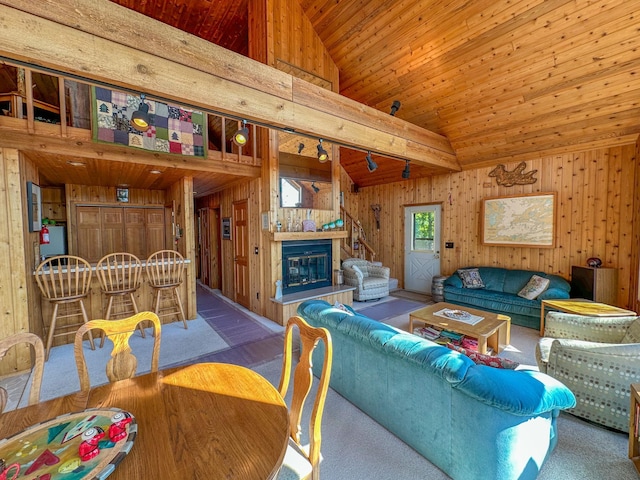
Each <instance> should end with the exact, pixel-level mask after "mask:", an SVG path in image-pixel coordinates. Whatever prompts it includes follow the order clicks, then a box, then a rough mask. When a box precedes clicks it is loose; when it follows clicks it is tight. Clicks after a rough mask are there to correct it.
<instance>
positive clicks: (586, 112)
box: [36, 0, 640, 188]
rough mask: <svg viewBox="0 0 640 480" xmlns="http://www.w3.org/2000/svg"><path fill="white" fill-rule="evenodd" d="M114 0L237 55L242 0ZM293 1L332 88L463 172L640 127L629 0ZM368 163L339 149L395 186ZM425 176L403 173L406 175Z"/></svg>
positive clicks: (244, 30) (383, 163)
mask: <svg viewBox="0 0 640 480" xmlns="http://www.w3.org/2000/svg"><path fill="white" fill-rule="evenodd" d="M111 1H113V2H114V3H117V4H119V5H122V6H124V7H127V8H130V9H133V10H135V11H138V12H140V13H142V14H144V15H147V16H149V17H151V18H154V19H156V20H159V21H161V22H164V23H167V24H169V25H172V26H174V27H177V28H179V29H182V30H184V31H186V32H189V33H192V34H194V35H197V36H199V37H201V38H203V39H205V40H208V41H211V42H213V43H215V44H218V45H220V46H222V47H224V48H227V49H229V50H232V51H234V52H237V53H240V54H243V55H246V54H247V51H248V38H249V35H248V30H249V28H248V10H247V9H248V5H249V2H248V0H234V1H230V0H216V1H213V0H135V1H134V0H111ZM299 1H300V4H301V6H302V8H303V10H304V11H305V12H306V15H307V16H308V18H309V19H310V21H311V23H312V25H313V27H314V29H315V31H316V32H317V34H318V36H319V37H320V38H321V40H322V41H323V43H324V45H325V46H326V48H327V50H328V52H329V53H330V55H331V57H332V59H333V61H334V62H335V63H336V65H337V66H338V68H339V72H340V91H341V94H343V95H345V96H346V97H349V98H351V99H353V100H356V101H358V102H361V103H363V104H366V105H368V106H370V107H373V108H376V109H378V110H380V111H383V112H386V113H389V112H390V109H391V105H392V103H393V101H394V100H398V101H400V102H401V107H400V109H399V110H398V111H397V113H396V116H397V117H399V118H401V119H403V120H406V121H408V122H410V123H413V124H415V125H417V126H419V127H422V128H425V129H428V130H431V131H433V132H436V133H439V134H442V135H445V136H446V137H447V138H448V139H449V140H450V142H451V145H452V146H453V148H454V150H455V153H456V155H457V158H458V161H459V163H460V165H461V166H462V168H463V169H469V168H476V167H481V166H493V165H496V164H498V163H507V162H513V161H521V160H527V159H532V158H540V157H545V156H551V155H554V154H559V153H564V152H574V151H581V150H588V149H592V148H601V147H610V146H615V145H623V144H630V143H634V142H635V141H636V139H637V137H638V134H639V133H640V79H639V78H638V77H639V76H638V75H637V72H638V68H639V67H640V50H639V49H638V46H639V40H638V28H639V26H640V19H639V18H638V17H639V15H640V3H639V2H637V1H635V0H634V1H629V0H612V1H610V2H587V1H575V0H532V1H512V0H492V1H484V0H483V1H480V0H478V1H473V2H469V1H468V0H451V1H448V2H443V1H440V0H422V1H408V2H395V1H391V0H385V1H369V0H341V1H335V0H299ZM44 87H46V85H44V84H37V88H44ZM37 94H38V92H36V95H37ZM374 160H375V161H376V162H377V163H378V165H379V168H378V170H377V171H376V172H374V173H369V172H368V170H367V168H366V163H365V161H364V154H363V153H362V152H356V151H353V150H349V149H344V148H342V149H341V164H342V166H343V167H344V168H345V170H346V171H347V173H348V174H349V175H350V176H351V178H352V179H353V180H354V182H355V183H357V184H359V185H360V186H368V185H375V184H380V183H385V182H388V181H396V180H400V178H401V177H400V174H401V172H402V169H403V168H404V162H400V161H398V160H391V159H385V158H382V157H376V156H374ZM429 174H431V173H430V172H429V171H428V170H427V169H421V168H420V167H418V166H417V165H415V166H413V165H412V178H416V177H420V176H426V175H429ZM209 188H212V187H211V186H209Z"/></svg>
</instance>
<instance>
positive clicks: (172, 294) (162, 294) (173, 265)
mask: <svg viewBox="0 0 640 480" xmlns="http://www.w3.org/2000/svg"><path fill="white" fill-rule="evenodd" d="M145 271H146V272H147V277H148V278H149V285H151V288H153V292H154V300H153V305H154V307H153V308H154V312H155V313H156V315H158V316H159V317H169V316H170V317H175V316H177V317H178V318H179V319H182V323H183V324H184V328H185V329H186V328H188V327H187V319H186V317H185V314H184V308H182V300H181V299H180V286H181V285H182V274H183V272H184V257H183V256H182V255H180V253H179V252H176V251H175V250H159V251H157V252H155V253H152V254H151V255H150V256H149V258H147V262H146V264H145Z"/></svg>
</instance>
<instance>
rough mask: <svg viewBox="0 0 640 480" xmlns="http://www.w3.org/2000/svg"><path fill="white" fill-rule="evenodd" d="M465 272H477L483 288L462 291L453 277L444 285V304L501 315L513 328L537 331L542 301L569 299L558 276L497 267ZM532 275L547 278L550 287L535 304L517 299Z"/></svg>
mask: <svg viewBox="0 0 640 480" xmlns="http://www.w3.org/2000/svg"><path fill="white" fill-rule="evenodd" d="M467 268H478V271H479V272H480V277H481V278H482V281H483V283H484V285H485V286H484V288H464V286H463V284H462V280H461V279H460V276H459V275H458V274H457V273H454V274H453V275H451V276H450V277H448V278H447V279H446V280H445V281H444V286H443V294H444V301H445V302H447V303H453V304H455V305H460V306H462V307H470V308H477V309H479V310H485V311H488V312H493V313H504V314H505V315H509V316H510V317H511V323H512V324H515V325H520V326H523V327H529V328H535V329H538V328H540V309H541V306H542V300H551V299H559V298H569V291H570V290H571V285H570V284H569V282H567V281H566V280H565V279H564V278H562V277H561V276H559V275H552V274H549V273H544V272H536V271H532V270H508V269H506V268H499V267H467ZM532 275H538V276H540V277H544V278H548V279H549V280H550V281H549V286H548V287H547V289H546V290H545V291H544V292H542V293H541V294H540V295H539V296H538V297H537V298H536V299H534V300H528V299H526V298H522V297H519V296H518V292H519V291H520V290H521V289H522V288H523V287H524V286H525V285H526V284H527V282H528V281H529V279H530V278H531V276H532Z"/></svg>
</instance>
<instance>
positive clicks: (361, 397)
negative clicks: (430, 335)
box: [298, 300, 575, 480]
mask: <svg viewBox="0 0 640 480" xmlns="http://www.w3.org/2000/svg"><path fill="white" fill-rule="evenodd" d="M298 314H299V315H300V316H302V317H303V318H304V319H305V320H306V321H307V322H308V323H309V324H311V325H314V326H319V327H325V328H327V329H328V330H329V332H331V338H332V341H333V368H332V372H331V388H332V389H333V390H335V391H336V392H338V393H339V394H340V395H342V396H343V397H345V398H346V399H347V400H349V401H350V402H351V403H353V404H354V405H355V406H357V407H358V408H360V409H361V410H362V411H364V412H365V413H366V414H367V415H369V416H370V417H371V418H373V419H374V420H376V421H377V422H379V423H380V424H381V425H383V426H384V427H385V428H387V429H388V430H389V431H391V432H392V433H394V434H395V435H396V436H398V437H399V438H400V439H402V440H403V441H404V442H405V443H407V444H408V445H410V446H411V447H413V448H414V449H415V450H416V451H418V452H419V453H420V454H422V455H423V456H424V457H425V458H427V459H428V460H429V461H430V462H432V463H433V464H434V465H436V466H437V467H438V468H440V469H441V470H443V471H444V472H445V473H446V474H447V475H449V476H450V477H452V478H453V479H455V480H478V479H491V480H508V479H513V480H515V479H518V480H527V479H534V478H536V476H537V475H538V472H539V471H540V468H541V467H542V465H543V463H544V461H545V460H546V458H547V456H548V455H549V454H550V453H551V451H552V450H553V449H554V447H555V445H556V443H557V440H558V432H557V426H556V418H557V416H558V414H559V412H560V410H562V409H567V408H571V407H573V406H575V398H574V396H573V394H572V393H571V392H570V391H569V390H568V389H567V388H566V387H565V386H564V385H563V384H562V383H560V382H559V381H557V380H555V379H553V378H551V377H550V376H547V375H545V374H542V373H540V372H537V371H525V370H501V369H496V368H492V367H487V366H483V365H476V364H475V363H473V362H472V361H471V360H470V359H469V358H468V357H466V356H464V355H462V354H460V353H458V352H454V351H453V350H450V349H448V348H446V347H443V346H441V345H437V344H435V343H433V342H430V341H429V340H426V339H423V338H421V337H418V336H416V335H411V334H409V333H405V332H401V331H399V330H397V329H395V328H393V327H390V326H389V325H386V324H383V323H380V322H377V321H375V320H372V319H370V318H368V317H365V316H363V315H359V314H357V313H353V311H348V312H345V311H343V310H341V309H339V308H335V307H333V306H331V305H330V304H329V303H327V302H325V301H324V300H307V301H306V302H303V303H301V304H300V306H299V307H298ZM316 354H317V355H319V357H315V358H314V369H317V368H320V366H321V365H322V361H321V360H322V355H323V349H322V348H321V347H319V348H318V349H317V351H316ZM315 373H316V374H318V373H319V372H317V371H316V372H315ZM324 418H325V421H330V418H331V412H330V411H326V412H325V417H324ZM398 478H402V472H398Z"/></svg>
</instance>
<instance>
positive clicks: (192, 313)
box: [165, 177, 197, 319]
mask: <svg viewBox="0 0 640 480" xmlns="http://www.w3.org/2000/svg"><path fill="white" fill-rule="evenodd" d="M165 202H166V203H171V202H175V222H176V226H178V225H179V228H180V229H182V230H181V231H182V236H181V237H180V238H179V239H178V241H177V242H174V244H173V245H167V246H166V248H168V249H175V250H177V251H178V252H180V254H181V255H182V256H183V257H184V258H185V259H189V260H190V263H189V264H187V265H186V269H185V271H186V273H185V280H184V283H185V285H184V288H185V289H186V294H187V301H186V303H185V305H184V307H185V310H186V311H185V314H186V315H187V318H188V319H194V318H196V314H197V306H196V271H197V268H196V264H195V262H196V255H195V242H196V238H195V230H194V225H193V218H194V215H195V213H194V204H193V178H192V177H183V178H182V179H181V180H179V181H177V182H176V183H175V184H173V185H172V186H171V187H170V188H169V189H168V190H167V192H166V198H165ZM167 228H170V226H169V225H167Z"/></svg>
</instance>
